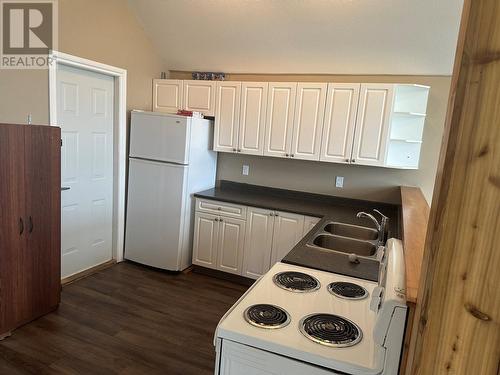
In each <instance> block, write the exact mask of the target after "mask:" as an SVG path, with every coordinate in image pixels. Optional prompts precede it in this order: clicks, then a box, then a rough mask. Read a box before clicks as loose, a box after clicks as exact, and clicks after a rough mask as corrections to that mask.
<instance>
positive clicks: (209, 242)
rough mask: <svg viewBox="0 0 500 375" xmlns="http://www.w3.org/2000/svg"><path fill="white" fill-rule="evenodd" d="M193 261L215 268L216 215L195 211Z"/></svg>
mask: <svg viewBox="0 0 500 375" xmlns="http://www.w3.org/2000/svg"><path fill="white" fill-rule="evenodd" d="M193 237H194V238H193V263H194V264H196V265H198V266H203V267H208V268H217V245H218V237H219V221H218V216H215V215H210V214H205V213H202V212H197V213H196V215H195V219H194V235H193Z"/></svg>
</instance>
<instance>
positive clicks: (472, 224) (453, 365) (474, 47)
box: [410, 0, 500, 375]
mask: <svg viewBox="0 0 500 375" xmlns="http://www.w3.org/2000/svg"><path fill="white" fill-rule="evenodd" d="M499 87H500V2H499V1H498V0H478V1H472V0H466V1H465V4H464V13H463V17H462V25H461V31H460V36H459V45H458V50H457V55H456V62H455V71H454V80H453V82H452V91H451V97H450V102H449V103H450V108H449V112H448V119H447V124H446V130H445V140H444V146H443V149H442V153H441V160H440V164H439V170H438V179H437V182H436V188H435V194H434V200H433V204H432V208H431V215H430V220H429V228H428V233H427V239H426V245H425V254H424V263H423V267H422V275H424V277H423V278H422V281H421V287H420V291H419V295H418V305H417V311H416V315H415V325H414V335H413V339H412V349H413V351H412V353H411V354H412V355H411V358H410V365H411V374H415V375H424V374H425V375H427V374H464V375H466V374H482V375H490V374H491V375H497V374H498V371H499V368H500V329H499V326H500V288H499V285H500V272H499V270H500V246H499V243H500V215H499V212H500V167H499V166H500V125H499V124H500V90H499Z"/></svg>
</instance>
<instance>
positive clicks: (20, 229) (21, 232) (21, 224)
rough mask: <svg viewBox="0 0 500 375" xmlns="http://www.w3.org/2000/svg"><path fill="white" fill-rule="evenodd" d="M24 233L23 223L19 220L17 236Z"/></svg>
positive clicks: (21, 219)
mask: <svg viewBox="0 0 500 375" xmlns="http://www.w3.org/2000/svg"><path fill="white" fill-rule="evenodd" d="M23 233H24V221H23V218H22V217H20V218H19V235H22V234H23Z"/></svg>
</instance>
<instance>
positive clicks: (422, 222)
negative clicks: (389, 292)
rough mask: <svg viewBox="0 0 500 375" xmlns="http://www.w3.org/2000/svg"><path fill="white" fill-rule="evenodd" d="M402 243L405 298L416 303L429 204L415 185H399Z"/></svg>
mask: <svg viewBox="0 0 500 375" xmlns="http://www.w3.org/2000/svg"><path fill="white" fill-rule="evenodd" d="M401 207H402V211H403V212H402V222H403V244H404V250H405V263H406V298H407V299H408V302H411V303H416V302H417V294H418V287H419V283H420V275H421V268H422V259H423V257H424V244H425V236H426V233H427V223H428V221H429V211H430V208H429V205H428V204H427V201H426V200H425V197H424V195H423V194H422V191H421V190H420V189H419V188H417V187H409V186H401Z"/></svg>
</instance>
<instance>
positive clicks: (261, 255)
mask: <svg viewBox="0 0 500 375" xmlns="http://www.w3.org/2000/svg"><path fill="white" fill-rule="evenodd" d="M272 214H274V212H273V211H270V210H264V209H261V208H254V207H249V208H248V214H247V228H246V235H245V250H244V251H243V272H242V275H243V276H246V277H250V278H252V279H257V278H258V277H260V276H262V275H263V274H265V273H266V272H267V271H268V270H269V268H270V265H271V248H272V245H273V224H274V216H271V215H272Z"/></svg>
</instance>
